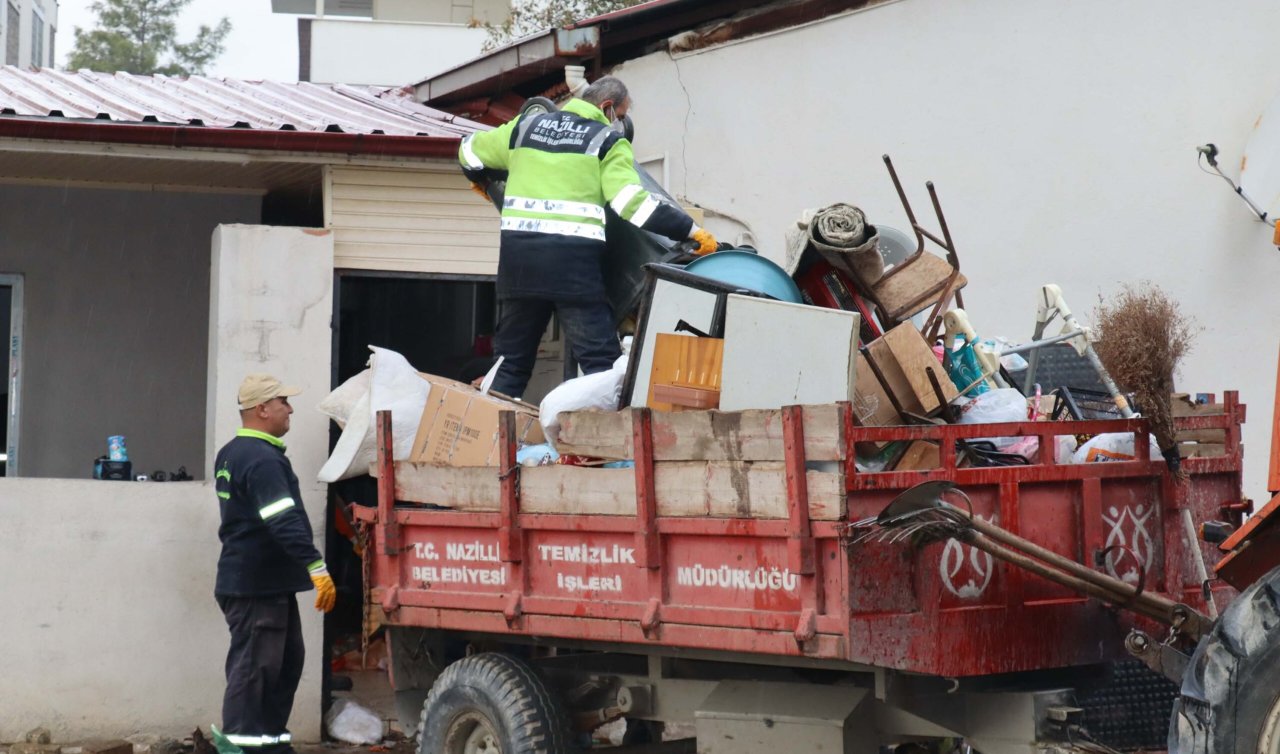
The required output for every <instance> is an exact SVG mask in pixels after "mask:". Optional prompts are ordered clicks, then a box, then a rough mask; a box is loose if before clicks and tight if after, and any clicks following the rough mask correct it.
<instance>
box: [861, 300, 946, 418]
mask: <svg viewBox="0 0 1280 754" xmlns="http://www.w3.org/2000/svg"><path fill="white" fill-rule="evenodd" d="M867 356H868V358H870V359H871V360H872V361H874V362H875V365H876V367H877V368H878V369H879V370H880V375H881V376H882V377H883V378H884V380H883V385H884V388H885V390H887V391H889V392H891V393H893V396H894V397H895V398H897V399H898V405H900V406H902V410H903V411H906V412H908V413H912V414H918V415H920V416H930V415H932V414H934V413H935V412H937V411H938V410H939V409H940V408H941V407H942V404H941V403H939V402H938V396H937V394H936V393H935V392H934V390H933V385H932V383H930V382H929V375H928V374H927V372H926V370H928V369H932V370H933V371H934V373H935V374H937V376H938V384H939V387H941V388H942V395H943V399H944V400H946V401H947V402H951V401H952V400H954V399H955V397H956V396H957V395H958V391H957V390H956V386H955V385H953V384H952V383H951V378H950V377H949V376H948V375H947V372H946V370H944V369H943V368H942V363H941V362H939V361H938V357H937V356H936V355H934V353H933V349H931V348H929V344H928V343H925V342H924V336H922V335H921V334H920V332H919V331H918V330H916V328H915V327H914V326H913V325H912V324H911V323H910V322H904V323H902V324H900V325H898V326H897V327H895V328H893V329H892V330H890V331H889V332H887V333H885V334H884V335H882V336H880V337H879V338H876V339H875V340H873V341H871V342H870V343H869V344H867Z"/></svg>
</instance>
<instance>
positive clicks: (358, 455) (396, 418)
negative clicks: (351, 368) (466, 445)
mask: <svg viewBox="0 0 1280 754" xmlns="http://www.w3.org/2000/svg"><path fill="white" fill-rule="evenodd" d="M369 350H370V351H372V352H373V355H372V356H371V357H370V359H369V362H370V368H369V369H368V370H367V371H368V372H369V389H368V391H367V392H366V393H365V394H364V395H363V396H362V397H361V398H359V399H358V400H357V401H356V402H355V404H354V405H353V406H352V408H351V411H350V414H349V415H348V416H347V425H346V426H345V427H344V428H343V430H342V436H341V437H339V438H338V443H337V445H335V446H334V449H333V453H332V454H330V456H329V460H328V461H326V462H325V464H324V466H323V467H321V469H320V473H319V474H317V475H316V478H317V479H318V480H319V481H321V482H326V483H328V482H336V481H339V480H341V479H350V478H351V477H355V476H360V475H361V474H367V473H369V464H371V463H373V462H374V460H376V458H377V443H376V440H375V434H376V430H377V421H376V419H375V417H376V416H377V413H378V412H379V411H382V410H390V411H391V438H392V457H393V458H395V460H397V461H403V460H405V459H407V458H408V457H409V454H410V452H412V450H413V440H414V438H415V437H416V436H417V434H418V424H419V422H420V421H421V420H422V411H423V409H424V408H426V405H427V395H428V394H429V393H430V391H431V383H429V382H427V381H426V380H425V379H423V378H422V376H421V375H419V374H418V372H417V370H415V369H414V368H413V366H412V365H410V364H409V362H408V361H407V360H406V359H405V358H404V357H403V356H401V355H400V354H398V353H396V352H395V351H391V350H388V349H386V348H378V347H377V346H369ZM354 379H355V378H354V377H353V378H352V380H354ZM352 380H348V381H347V383H343V385H342V386H341V387H339V388H338V390H335V391H334V393H337V392H339V391H341V390H343V389H344V388H346V387H347V384H348V383H350V382H351V381H352ZM330 398H334V396H333V394H332V393H331V394H330V395H329V396H327V397H326V398H325V401H326V402H328V401H330ZM341 400H347V401H349V400H350V395H349V393H348V394H346V395H345V397H344V398H341V399H339V398H334V400H333V401H332V403H333V404H336V403H339V402H340V401H341Z"/></svg>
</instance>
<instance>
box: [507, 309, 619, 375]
mask: <svg viewBox="0 0 1280 754" xmlns="http://www.w3.org/2000/svg"><path fill="white" fill-rule="evenodd" d="M552 312H554V313H555V314H556V316H558V317H559V318H560V327H561V328H562V329H563V330H564V339H565V342H566V344H567V345H568V346H569V348H570V349H572V350H571V353H572V354H573V358H574V359H575V360H576V361H577V362H578V366H579V367H581V368H582V373H583V374H595V373H596V372H604V371H608V369H609V368H610V367H612V366H613V362H614V361H615V360H616V359H617V358H618V357H619V356H621V355H622V347H621V346H620V345H618V331H617V329H616V328H615V327H614V326H613V308H612V307H610V306H609V302H607V301H603V300H602V301H592V302H579V301H554V300H551V299H543V298H504V299H503V300H502V314H501V319H499V321H498V332H496V333H495V334H494V338H493V355H494V356H502V357H503V359H502V366H500V367H498V375H497V376H496V377H495V378H494V380H493V390H496V391H497V392H499V393H502V394H503V395H509V396H511V397H513V398H519V397H521V396H522V395H523V394H524V389H525V387H526V386H527V385H528V384H529V377H530V376H531V375H532V374H533V365H534V362H535V361H536V360H537V358H538V343H539V342H541V340H542V335H543V333H545V332H546V331H547V323H549V322H550V321H551V314H552Z"/></svg>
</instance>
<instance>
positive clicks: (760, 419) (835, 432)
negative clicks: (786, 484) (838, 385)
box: [556, 405, 844, 461]
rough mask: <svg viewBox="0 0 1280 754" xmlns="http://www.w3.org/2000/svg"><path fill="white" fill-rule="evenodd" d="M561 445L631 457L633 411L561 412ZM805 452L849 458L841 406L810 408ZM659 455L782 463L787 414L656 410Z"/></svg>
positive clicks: (813, 457) (566, 449)
mask: <svg viewBox="0 0 1280 754" xmlns="http://www.w3.org/2000/svg"><path fill="white" fill-rule="evenodd" d="M556 448H557V449H558V450H559V451H560V452H561V453H565V454H570V455H581V456H589V457H593V458H608V459H612V460H625V459H630V458H634V454H633V452H632V449H631V412H630V411H572V412H566V413H563V414H560V439H559V440H557V441H556ZM804 452H805V457H806V458H807V459H808V460H810V461H838V460H841V459H842V458H844V431H843V428H842V427H841V424H840V411H839V409H838V407H837V406H835V405H822V406H805V407H804ZM653 454H654V458H656V459H657V460H659V461H781V460H783V458H784V456H783V444H782V412H781V411H779V410H765V409H755V410H747V411H681V412H679V413H654V414H653Z"/></svg>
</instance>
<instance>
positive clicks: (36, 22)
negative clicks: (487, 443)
mask: <svg viewBox="0 0 1280 754" xmlns="http://www.w3.org/2000/svg"><path fill="white" fill-rule="evenodd" d="M31 65H34V66H43V65H44V18H42V17H41V16H40V14H39V13H35V12H34V11H33V12H32V13H31Z"/></svg>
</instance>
